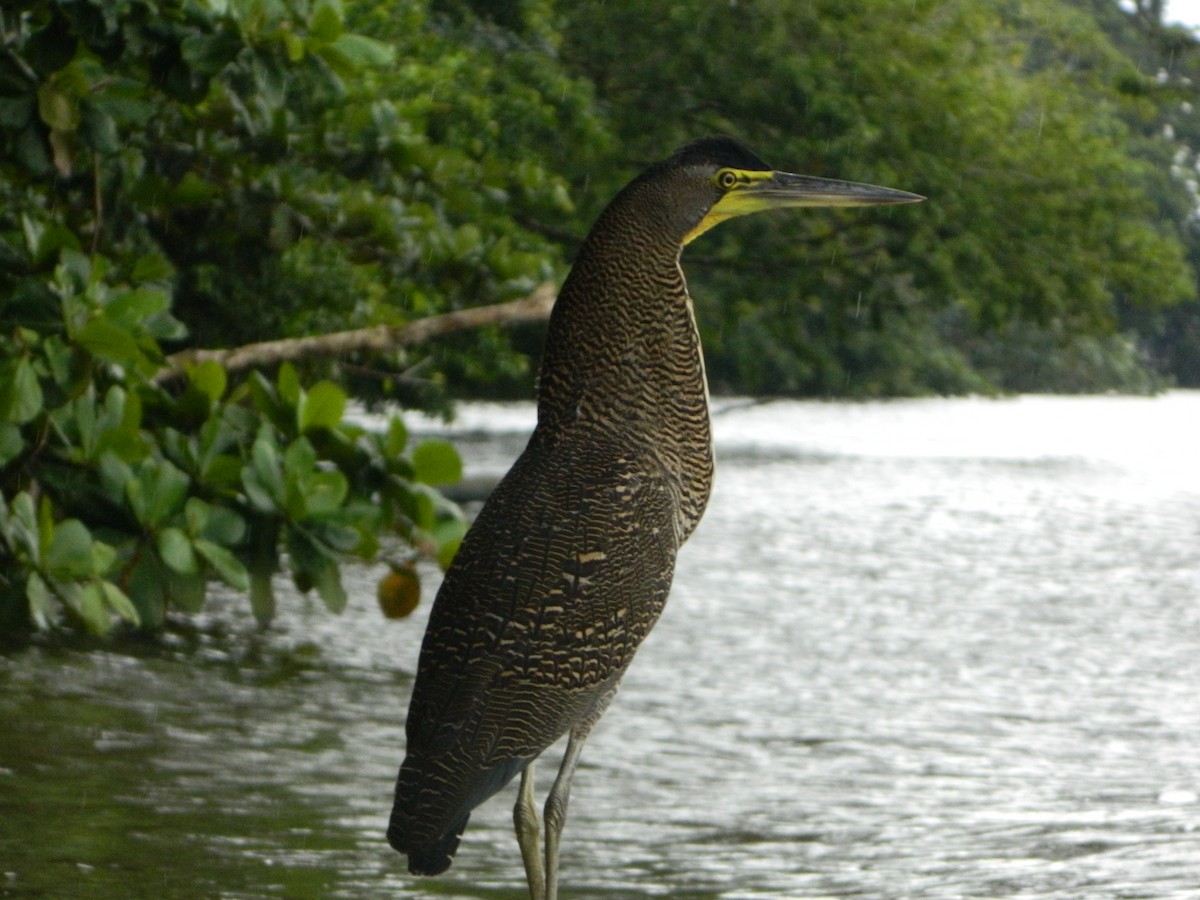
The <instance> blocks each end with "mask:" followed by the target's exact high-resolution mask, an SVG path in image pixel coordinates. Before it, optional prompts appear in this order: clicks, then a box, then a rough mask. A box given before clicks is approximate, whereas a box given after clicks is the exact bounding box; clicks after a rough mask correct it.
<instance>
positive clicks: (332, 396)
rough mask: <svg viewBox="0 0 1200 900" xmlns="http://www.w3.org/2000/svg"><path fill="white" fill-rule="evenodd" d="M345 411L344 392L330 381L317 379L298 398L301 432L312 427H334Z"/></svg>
mask: <svg viewBox="0 0 1200 900" xmlns="http://www.w3.org/2000/svg"><path fill="white" fill-rule="evenodd" d="M345 411H346V393H345V391H343V390H342V389H341V388H340V387H338V386H337V385H336V384H334V383H333V382H332V381H319V382H317V383H316V384H314V385H313V386H312V387H311V388H310V389H309V391H308V393H307V394H305V395H304V396H303V397H301V399H300V405H299V407H298V409H297V417H298V424H299V426H300V432H301V434H303V433H305V432H308V431H310V430H312V429H314V428H336V427H337V425H338V423H339V422H341V421H342V415H343V413H345Z"/></svg>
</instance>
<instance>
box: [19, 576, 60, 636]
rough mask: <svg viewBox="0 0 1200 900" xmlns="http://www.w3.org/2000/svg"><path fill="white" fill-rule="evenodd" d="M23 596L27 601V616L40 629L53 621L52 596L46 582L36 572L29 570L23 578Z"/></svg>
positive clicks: (48, 625) (43, 629)
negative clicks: (24, 578) (25, 577)
mask: <svg viewBox="0 0 1200 900" xmlns="http://www.w3.org/2000/svg"><path fill="white" fill-rule="evenodd" d="M25 598H26V599H27V600H28V601H29V617H30V618H31V619H33V624H34V625H36V626H37V627H38V628H40V629H41V630H42V631H45V630H46V629H48V628H49V627H50V625H51V623H52V622H53V621H54V598H53V597H52V596H51V594H50V589H49V588H48V587H46V582H45V581H43V580H42V576H41V575H39V574H38V573H37V572H30V573H29V577H28V578H27V579H26V580H25Z"/></svg>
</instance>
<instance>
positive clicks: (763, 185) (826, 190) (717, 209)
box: [684, 171, 925, 244]
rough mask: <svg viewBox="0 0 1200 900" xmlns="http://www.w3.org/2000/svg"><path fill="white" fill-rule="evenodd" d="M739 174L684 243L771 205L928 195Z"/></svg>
mask: <svg viewBox="0 0 1200 900" xmlns="http://www.w3.org/2000/svg"><path fill="white" fill-rule="evenodd" d="M737 174H738V176H739V177H740V178H741V180H740V181H739V182H738V183H737V184H735V185H734V186H733V187H732V188H730V189H729V191H728V193H726V194H725V195H724V196H723V197H722V198H721V199H720V200H718V201H717V202H716V204H714V205H713V208H712V209H710V210H709V211H708V215H706V216H705V217H704V218H703V219H702V220H701V221H700V224H699V225H697V226H696V227H695V228H694V229H693V230H692V232H691V233H690V234H689V235H688V236H687V238H686V239H685V240H684V243H685V244H686V243H688V242H690V241H692V240H694V239H695V238H697V237H699V236H700V235H702V234H704V232H706V231H708V230H709V229H710V228H712V227H713V226H714V225H718V224H720V223H721V222H724V221H725V220H726V219H732V218H734V217H736V216H745V215H749V214H750V213H756V212H763V211H764V210H768V209H784V208H787V207H792V206H888V205H891V204H896V203H919V202H921V201H922V200H924V199H925V198H924V197H922V196H921V195H920V194H910V193H909V192H908V191H897V190H895V189H893V188H885V187H877V186H876V185H873V184H861V183H859V182H856V181H837V180H835V179H832V178H817V177H815V176H813V175H793V174H791V173H790V172H754V171H741V172H738V173H737Z"/></svg>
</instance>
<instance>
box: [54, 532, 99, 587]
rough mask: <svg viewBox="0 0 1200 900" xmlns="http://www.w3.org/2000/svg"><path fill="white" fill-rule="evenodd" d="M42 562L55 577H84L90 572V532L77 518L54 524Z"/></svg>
mask: <svg viewBox="0 0 1200 900" xmlns="http://www.w3.org/2000/svg"><path fill="white" fill-rule="evenodd" d="M43 562H44V564H45V567H46V569H47V571H48V572H50V574H52V575H53V576H54V577H55V578H62V579H69V578H85V577H87V576H88V575H91V574H92V573H93V572H92V533H91V532H90V531H88V529H87V526H86V525H84V524H83V523H82V522H80V521H79V520H78V519H66V520H65V521H62V522H59V523H58V524H57V525H56V526H54V536H53V538H51V540H50V546H49V548H48V549H47V550H46V557H45V559H44V561H43Z"/></svg>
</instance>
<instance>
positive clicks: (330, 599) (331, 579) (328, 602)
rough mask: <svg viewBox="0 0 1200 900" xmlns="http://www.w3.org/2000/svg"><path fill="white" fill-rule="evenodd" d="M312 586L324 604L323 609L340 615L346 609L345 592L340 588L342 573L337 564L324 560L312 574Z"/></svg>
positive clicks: (330, 560)
mask: <svg viewBox="0 0 1200 900" xmlns="http://www.w3.org/2000/svg"><path fill="white" fill-rule="evenodd" d="M312 575H313V585H314V586H315V587H316V589H317V593H318V594H319V595H320V597H321V601H322V602H323V603H324V604H325V608H326V609H328V610H329V611H330V612H333V613H340V612H341V611H342V610H344V609H345V608H346V591H345V588H343V587H342V573H341V572H340V571H339V569H338V564H337V563H336V562H335V561H334V560H332V559H329V560H325V561H324V564H323V565H321V566H319V567H318V568H317V569H316V570H315V571H314V572H313V573H312Z"/></svg>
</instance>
